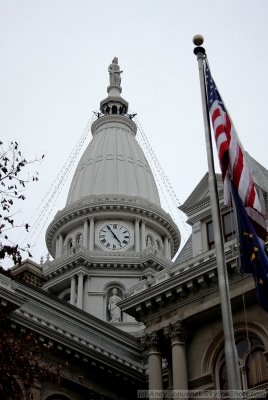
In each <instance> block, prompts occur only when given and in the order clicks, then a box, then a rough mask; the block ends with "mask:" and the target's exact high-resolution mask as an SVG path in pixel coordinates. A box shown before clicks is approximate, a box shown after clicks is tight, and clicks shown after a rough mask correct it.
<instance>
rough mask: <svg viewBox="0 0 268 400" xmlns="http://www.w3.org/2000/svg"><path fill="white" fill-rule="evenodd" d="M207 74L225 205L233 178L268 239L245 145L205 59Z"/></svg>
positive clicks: (254, 222)
mask: <svg viewBox="0 0 268 400" xmlns="http://www.w3.org/2000/svg"><path fill="white" fill-rule="evenodd" d="M205 77H206V90H207V100H208V108H209V113H210V117H211V121H212V126H213V130H214V136H215V141H216V146H217V151H218V156H219V161H220V166H221V170H222V177H223V186H224V203H225V204H226V205H229V204H230V201H231V187H230V181H232V183H233V186H234V188H235V189H236V190H237V192H238V195H239V197H240V198H241V200H242V202H243V204H244V207H245V209H246V212H247V214H248V215H249V216H250V218H251V220H252V223H253V225H254V227H255V229H256V232H257V234H258V236H259V237H260V238H261V239H263V240H266V238H267V228H266V221H265V212H264V210H263V208H262V205H261V202H260V200H259V196H258V193H257V190H256V187H255V185H254V182H253V177H252V174H251V171H250V169H249V166H248V164H247V162H246V158H245V154H244V150H243V147H242V145H241V143H240V141H239V138H238V135H237V132H236V130H235V128H234V125H233V123H232V121H231V118H230V117H229V115H228V113H227V111H226V108H225V105H224V103H223V101H222V99H221V96H220V94H219V91H218V89H217V87H216V85H215V83H214V81H213V79H212V76H211V73H210V70H209V67H208V64H207V62H205Z"/></svg>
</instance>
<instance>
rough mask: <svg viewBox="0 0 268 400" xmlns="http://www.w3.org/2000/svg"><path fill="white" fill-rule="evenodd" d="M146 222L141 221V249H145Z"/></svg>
mask: <svg viewBox="0 0 268 400" xmlns="http://www.w3.org/2000/svg"><path fill="white" fill-rule="evenodd" d="M145 247H146V243H145V222H144V221H141V251H143V250H145Z"/></svg>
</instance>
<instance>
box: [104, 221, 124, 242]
mask: <svg viewBox="0 0 268 400" xmlns="http://www.w3.org/2000/svg"><path fill="white" fill-rule="evenodd" d="M106 226H107V228H108V230H109V231H110V232H111V234H112V235H113V237H114V238H115V239H116V240H117V241H118V243H119V244H120V246H121V241H120V240H119V239H118V237H117V236H116V234H115V233H114V232H113V231H112V229H111V228H110V227H109V225H106Z"/></svg>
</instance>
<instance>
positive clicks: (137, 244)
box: [135, 218, 140, 253]
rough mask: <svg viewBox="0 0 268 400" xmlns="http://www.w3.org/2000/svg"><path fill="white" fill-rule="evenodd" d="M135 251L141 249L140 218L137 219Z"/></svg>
mask: <svg viewBox="0 0 268 400" xmlns="http://www.w3.org/2000/svg"><path fill="white" fill-rule="evenodd" d="M135 251H136V252H137V253H138V252H139V251H140V219H139V218H136V219H135Z"/></svg>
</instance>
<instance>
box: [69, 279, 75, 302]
mask: <svg viewBox="0 0 268 400" xmlns="http://www.w3.org/2000/svg"><path fill="white" fill-rule="evenodd" d="M75 289H76V277H75V276H73V277H72V279H71V296H70V304H72V305H73V306H74V303H75Z"/></svg>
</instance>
